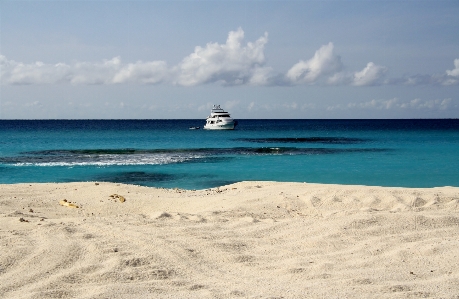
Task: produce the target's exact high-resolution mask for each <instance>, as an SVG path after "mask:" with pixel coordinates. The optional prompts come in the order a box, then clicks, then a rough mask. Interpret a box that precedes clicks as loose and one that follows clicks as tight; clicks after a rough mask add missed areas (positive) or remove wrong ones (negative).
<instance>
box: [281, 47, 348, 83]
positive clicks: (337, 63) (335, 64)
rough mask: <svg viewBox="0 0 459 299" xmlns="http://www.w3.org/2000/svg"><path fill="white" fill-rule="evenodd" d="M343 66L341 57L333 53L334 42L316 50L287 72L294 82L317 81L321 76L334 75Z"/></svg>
mask: <svg viewBox="0 0 459 299" xmlns="http://www.w3.org/2000/svg"><path fill="white" fill-rule="evenodd" d="M342 67H343V64H342V63H341V57H339V56H337V55H335V54H334V53H333V43H331V42H330V43H328V45H324V46H322V47H320V49H319V50H317V51H316V53H315V54H314V57H312V58H311V59H309V60H308V61H303V60H300V61H299V62H298V63H297V64H295V65H294V66H292V68H290V70H288V72H287V78H288V79H289V80H290V81H291V82H292V83H306V84H312V83H315V82H316V81H317V80H318V79H320V77H321V76H325V75H330V74H331V75H333V74H335V73H337V72H339V71H340V70H341V69H342Z"/></svg>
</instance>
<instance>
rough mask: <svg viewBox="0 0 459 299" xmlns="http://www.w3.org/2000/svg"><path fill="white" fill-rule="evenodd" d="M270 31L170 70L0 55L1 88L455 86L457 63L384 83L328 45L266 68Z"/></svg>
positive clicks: (203, 52) (237, 35) (151, 64)
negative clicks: (353, 67)
mask: <svg viewBox="0 0 459 299" xmlns="http://www.w3.org/2000/svg"><path fill="white" fill-rule="evenodd" d="M267 43H268V33H265V34H264V35H263V36H261V37H259V38H258V39H257V40H255V41H254V42H245V41H244V31H243V30H242V28H239V29H237V30H236V31H230V32H229V34H228V37H227V39H226V42H225V43H223V44H219V43H208V44H206V45H205V46H204V47H201V46H197V47H195V49H194V52H193V53H191V54H190V55H188V56H186V57H185V58H184V59H183V60H182V61H181V62H180V63H178V64H177V65H174V66H168V64H167V63H166V62H165V61H162V60H156V61H137V62H135V63H124V62H123V61H122V60H121V58H120V57H114V58H112V59H107V60H102V61H98V62H75V63H72V64H67V63H57V64H47V63H44V62H40V61H38V62H34V63H23V62H16V61H14V60H8V59H7V58H6V57H5V56H3V55H0V80H1V83H2V84H11V85H24V84H58V83H70V84H74V85H107V84H175V85H181V86H196V85H202V84H221V85H227V86H228V85H253V86H273V85H277V86H279V85H311V84H324V85H349V86H356V87H360V86H374V85H381V84H391V85H412V86H416V85H459V59H455V60H454V68H453V69H452V70H446V71H445V73H443V74H437V75H413V76H409V77H404V78H389V79H386V78H385V76H386V73H387V71H388V69H387V68H386V67H384V66H381V65H377V64H376V63H373V62H368V63H367V65H366V66H365V67H364V68H363V69H362V70H360V71H348V70H344V66H343V63H342V62H341V57H340V56H339V55H337V54H336V53H335V51H334V45H333V43H332V42H330V43H328V44H326V45H323V46H321V47H320V48H319V49H318V50H317V51H316V52H315V53H314V55H313V57H312V58H310V59H307V60H299V62H298V63H296V64H295V65H293V66H292V67H291V68H290V69H289V70H288V71H287V73H285V74H281V73H277V72H275V70H273V68H271V67H269V66H266V57H265V53H264V51H265V46H266V44H267Z"/></svg>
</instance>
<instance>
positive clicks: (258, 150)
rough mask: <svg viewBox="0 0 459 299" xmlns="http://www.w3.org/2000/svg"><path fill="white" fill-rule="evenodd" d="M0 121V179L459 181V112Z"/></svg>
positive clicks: (203, 184) (200, 185) (211, 183)
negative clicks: (413, 116)
mask: <svg viewBox="0 0 459 299" xmlns="http://www.w3.org/2000/svg"><path fill="white" fill-rule="evenodd" d="M238 122H239V124H238V127H237V128H236V130H234V131H207V130H202V129H200V130H189V127H190V126H200V127H202V126H203V125H204V120H0V183H25V182H27V183H31V182H74V181H107V182H120V183H129V184H138V185H144V186H154V187H167V188H176V187H177V188H184V189H205V188H210V187H217V186H222V185H225V184H229V183H233V182H238V181H243V180H269V181H293V182H310V183H336V184H358V185H373V186H400V187H435V186H459V120H457V119H441V120H433V119H428V120H423V119H419V120H244V119H242V120H238Z"/></svg>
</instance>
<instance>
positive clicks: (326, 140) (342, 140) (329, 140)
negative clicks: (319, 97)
mask: <svg viewBox="0 0 459 299" xmlns="http://www.w3.org/2000/svg"><path fill="white" fill-rule="evenodd" d="M234 140H235V141H247V142H256V143H321V144H356V143H362V142H366V141H369V140H368V139H362V138H347V137H305V138H302V137H300V138H297V137H294V138H237V139H234Z"/></svg>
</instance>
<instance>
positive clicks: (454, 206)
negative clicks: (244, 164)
mask: <svg viewBox="0 0 459 299" xmlns="http://www.w3.org/2000/svg"><path fill="white" fill-rule="evenodd" d="M111 195H112V196H111ZM120 197H123V198H124V199H125V201H124V202H122V200H120ZM64 199H66V201H67V203H69V204H74V205H76V206H78V207H72V206H71V205H62V203H61V204H59V202H60V201H62V200H64ZM0 245H1V249H2V252H1V255H0V297H1V298H459V188H452V187H443V188H428V189H407V188H382V187H365V186H341V185H321V184H302V183H276V182H241V183H237V184H233V185H228V186H224V187H220V188H217V189H209V190H198V191H188V190H178V189H175V190H170V189H156V188H147V187H139V186H132V185H123V184H112V183H97V184H96V183H94V182H91V183H89V182H88V183H66V184H15V185H0Z"/></svg>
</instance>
